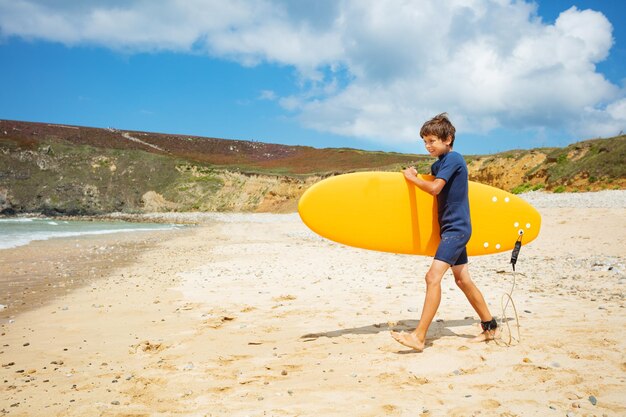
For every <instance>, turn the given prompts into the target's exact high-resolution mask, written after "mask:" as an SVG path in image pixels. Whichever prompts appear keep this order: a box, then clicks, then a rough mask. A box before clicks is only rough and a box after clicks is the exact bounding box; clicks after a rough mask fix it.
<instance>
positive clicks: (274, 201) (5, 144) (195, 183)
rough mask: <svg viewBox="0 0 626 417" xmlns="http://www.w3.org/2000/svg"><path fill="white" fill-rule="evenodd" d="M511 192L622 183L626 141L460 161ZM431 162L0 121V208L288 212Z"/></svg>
mask: <svg viewBox="0 0 626 417" xmlns="http://www.w3.org/2000/svg"><path fill="white" fill-rule="evenodd" d="M467 160H468V167H469V168H470V177H471V179H473V180H475V181H479V182H484V183H487V184H491V185H495V186H498V187H500V188H504V189H508V190H511V191H513V192H525V191H530V190H538V189H545V190H548V191H553V192H560V191H589V190H598V189H606V188H626V164H625V163H624V161H626V137H625V136H619V137H615V138H610V139H595V140H588V141H584V142H579V143H576V144H572V145H570V146H568V147H565V148H558V149H535V150H530V151H524V150H515V151H508V152H504V153H501V154H497V155H489V156H470V157H468V158H467ZM432 162H433V161H432V158H430V157H428V156H424V155H407V154H399V153H390V152H370V151H362V150H357V149H348V148H340V149H332V148H329V149H315V148H311V147H305V146H284V145H274V144H266V143H261V142H250V141H233V140H223V139H216V138H197V137H188V136H176V135H163V134H157V133H146V132H122V131H118V130H115V129H96V128H87V127H75V126H59V125H49V124H43V123H27V122H14V121H6V120H0V212H5V213H12V212H45V213H49V214H55V213H62V214H94V213H105V212H112V211H123V212H140V211H146V210H147V211H153V210H180V211H189V210H213V211H215V210H217V211H219V210H225V211H233V210H235V211H255V210H263V211H289V210H291V211H293V210H294V209H295V204H296V202H297V199H298V198H299V196H300V195H301V194H302V192H303V191H304V190H305V189H306V188H307V187H308V185H310V184H311V183H313V182H315V181H317V180H319V179H320V178H323V177H325V176H329V175H335V174H340V173H345V172H353V171H361V170H380V171H399V170H400V169H402V168H403V167H405V166H409V165H415V166H417V167H418V170H419V171H420V172H422V173H424V172H428V170H429V167H430V164H431V163H432Z"/></svg>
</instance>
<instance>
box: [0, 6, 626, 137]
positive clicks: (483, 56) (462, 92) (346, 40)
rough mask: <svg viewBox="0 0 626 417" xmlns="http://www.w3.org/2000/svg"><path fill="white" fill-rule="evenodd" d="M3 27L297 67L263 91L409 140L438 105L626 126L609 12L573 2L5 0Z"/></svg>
mask: <svg viewBox="0 0 626 417" xmlns="http://www.w3.org/2000/svg"><path fill="white" fill-rule="evenodd" d="M0 34H2V35H3V36H21V37H25V38H33V39H45V40H49V41H56V42H62V43H64V44H67V45H80V44H96V45H102V46H105V47H109V48H112V49H116V50H122V51H126V52H131V53H132V52H135V51H159V50H172V51H179V52H189V53H206V54H209V55H211V56H214V57H218V58H225V59H230V60H235V61H237V62H239V63H241V64H242V65H250V66H251V65H256V64H258V63H260V62H272V63H277V64H280V65H288V66H293V67H294V68H295V69H296V70H297V71H298V73H299V74H300V77H301V80H302V86H301V87H302V90H301V94H299V95H293V96H289V97H277V96H276V95H275V93H273V92H261V96H260V98H262V99H269V100H277V101H278V103H280V104H281V105H282V106H283V107H284V108H285V109H286V110H287V111H291V112H294V113H295V116H296V117H297V118H298V119H299V120H300V121H301V123H303V124H304V125H305V126H307V127H310V128H314V129H317V130H320V131H328V132H333V133H338V134H342V135H348V136H357V137H361V138H371V139H373V140H385V141H396V142H402V141H407V140H415V137H416V136H417V132H418V129H419V125H421V123H422V122H423V121H424V120H425V119H427V118H429V117H431V116H432V115H434V114H437V113H440V112H442V111H448V112H449V113H450V114H451V116H452V119H453V121H454V122H455V124H457V128H458V129H459V130H460V131H463V132H469V133H472V132H473V133H480V132H488V131H490V130H492V129H495V128H515V129H536V131H537V132H545V130H546V129H548V130H550V129H557V130H569V131H570V132H572V133H574V134H576V135H580V136H582V137H591V136H602V135H612V134H616V133H617V132H619V131H620V130H625V128H626V117H625V116H624V112H625V110H624V108H626V104H625V100H626V99H625V98H624V97H625V92H624V90H623V89H620V88H619V87H618V86H616V85H614V84H612V83H611V82H609V81H608V80H607V79H606V78H605V77H604V76H603V75H602V74H600V73H598V72H597V71H596V64H597V63H598V62H601V61H602V60H604V59H606V57H607V56H608V54H609V52H610V48H611V46H612V44H613V38H612V26H611V23H610V22H609V21H608V20H607V19H606V17H605V16H604V15H602V14H601V13H599V12H595V11H592V10H578V9H577V8H576V7H572V8H570V9H568V10H565V11H563V12H562V13H561V15H560V16H559V17H558V19H557V20H556V22H554V24H546V23H544V22H543V21H542V20H541V18H540V17H539V16H537V14H536V6H535V5H534V4H533V3H525V2H523V1H513V0H450V1H446V2H441V1H439V0H422V1H420V2H406V1H399V0H352V1H350V0H344V1H339V0H338V1H335V0H317V1H315V0H306V1H305V0H302V1H297V2H294V1H289V0H273V1H272V0H245V1H244V0H231V1H227V0H170V1H160V2H154V1H149V0H135V1H121V0H115V1H111V0H107V1H104V0H101V1H98V0H92V1H82V2H75V1H70V0H66V1H59V0H56V1H52V0H0Z"/></svg>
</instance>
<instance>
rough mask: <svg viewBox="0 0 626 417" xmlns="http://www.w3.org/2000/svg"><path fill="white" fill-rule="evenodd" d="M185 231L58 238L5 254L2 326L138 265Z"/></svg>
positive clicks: (0, 267)
mask: <svg viewBox="0 0 626 417" xmlns="http://www.w3.org/2000/svg"><path fill="white" fill-rule="evenodd" d="M183 232H184V229H172V230H161V231H142V232H134V233H130V232H129V233H107V234H100V235H82V236H72V237H55V238H50V239H46V240H35V241H31V242H29V243H28V244H26V245H21V246H17V247H13V248H6V249H0V271H2V272H0V288H2V289H3V290H2V292H1V294H0V305H2V306H4V308H2V309H1V310H0V321H2V322H5V321H6V320H10V319H11V318H13V317H15V316H16V315H18V314H21V313H23V312H26V311H29V310H32V309H36V308H39V307H42V306H44V305H45V304H47V303H49V302H50V301H52V300H54V299H56V298H58V297H62V296H63V295H65V294H67V293H68V292H71V291H72V290H75V289H77V288H81V287H83V286H86V285H89V284H90V283H91V282H94V281H96V280H98V279H100V278H103V277H106V276H108V275H109V274H111V273H113V272H114V271H115V270H116V269H121V268H124V267H126V266H128V265H131V264H132V263H133V262H136V260H137V259H138V256H139V255H140V254H141V253H143V252H145V251H150V250H153V249H154V248H155V247H156V246H157V245H158V243H159V242H161V241H163V240H166V239H171V238H174V237H176V236H179V235H180V234H181V233H183Z"/></svg>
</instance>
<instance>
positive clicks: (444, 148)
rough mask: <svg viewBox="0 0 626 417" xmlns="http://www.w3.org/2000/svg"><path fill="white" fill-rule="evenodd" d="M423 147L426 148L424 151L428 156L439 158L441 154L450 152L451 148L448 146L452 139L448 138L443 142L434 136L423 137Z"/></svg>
mask: <svg viewBox="0 0 626 417" xmlns="http://www.w3.org/2000/svg"><path fill="white" fill-rule="evenodd" d="M423 139H424V146H426V150H427V151H428V153H429V154H431V155H432V156H435V157H439V156H441V155H443V154H446V153H448V152H450V150H451V149H452V147H451V146H450V142H451V141H452V138H448V139H446V140H445V141H444V140H441V139H439V138H438V137H437V136H435V135H428V136H424V138H423Z"/></svg>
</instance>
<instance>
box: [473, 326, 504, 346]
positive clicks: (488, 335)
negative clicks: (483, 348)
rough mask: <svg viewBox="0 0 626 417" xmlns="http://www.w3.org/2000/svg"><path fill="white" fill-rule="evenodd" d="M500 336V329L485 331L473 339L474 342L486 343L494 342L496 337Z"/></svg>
mask: <svg viewBox="0 0 626 417" xmlns="http://www.w3.org/2000/svg"><path fill="white" fill-rule="evenodd" d="M499 334H500V329H493V330H485V331H484V332H482V333H481V334H479V335H478V336H476V337H475V338H473V339H472V342H475V343H479V342H486V341H488V340H494V339H495V338H496V337H498V335H499Z"/></svg>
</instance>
